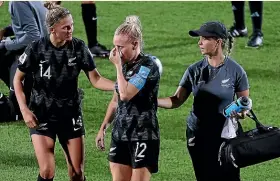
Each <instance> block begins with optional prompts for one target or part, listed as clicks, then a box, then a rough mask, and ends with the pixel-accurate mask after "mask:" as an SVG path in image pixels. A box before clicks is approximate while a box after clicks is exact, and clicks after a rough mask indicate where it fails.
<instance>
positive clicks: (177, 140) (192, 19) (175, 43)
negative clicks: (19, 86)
mask: <svg viewBox="0 0 280 181" xmlns="http://www.w3.org/2000/svg"><path fill="white" fill-rule="evenodd" d="M7 4H8V3H6V4H5V6H3V7H1V8H0V17H1V18H0V19H1V21H0V27H3V26H5V25H8V24H9V23H10V18H9V14H8V6H7ZM63 4H64V6H66V7H67V8H69V9H70V10H71V12H72V14H73V17H74V21H75V33H74V35H75V36H76V37H79V38H81V39H83V40H86V35H85V31H84V26H83V23H82V17H81V8H80V2H65V3H63ZM97 9H98V15H99V17H98V18H99V19H98V26H99V27H98V37H99V41H100V42H101V43H102V44H105V45H106V46H108V47H112V38H113V34H114V31H115V29H116V28H117V27H118V25H119V24H120V23H122V21H123V20H124V18H125V16H127V15H131V14H136V15H138V16H140V18H141V20H142V24H143V35H144V41H145V47H144V50H145V52H146V53H151V54H153V55H156V56H157V57H159V59H160V60H161V61H162V63H163V68H164V71H163V75H162V79H161V84H160V91H159V96H160V97H163V96H169V95H172V94H173V93H174V92H175V90H176V87H177V86H178V83H179V80H180V79H181V77H182V75H183V73H184V71H185V69H186V68H187V67H188V66H189V65H190V64H192V63H193V62H195V61H197V60H199V59H200V58H201V54H200V51H199V49H198V46H197V39H192V38H190V37H189V36H188V31H189V30H190V29H192V28H198V27H199V26H200V25H201V24H202V23H203V22H205V21H208V20H220V21H222V22H223V23H225V24H226V25H227V26H228V27H229V26H230V25H231V24H232V21H233V14H232V12H231V5H230V2H97ZM279 9H280V3H279V2H265V3H264V21H263V22H264V23H263V32H264V46H263V47H262V48H260V49H248V48H245V45H246V43H247V39H246V38H244V39H237V40H236V42H235V47H234V51H233V53H232V57H233V58H234V59H236V61H237V62H238V63H240V64H241V65H242V66H243V67H244V69H245V70H246V72H247V74H248V77H249V81H250V86H251V89H250V91H251V92H250V93H251V98H252V99H253V106H254V109H255V112H256V113H257V115H258V117H259V119H260V120H261V121H262V122H263V123H265V124H269V125H274V126H280V118H279V117H280V112H278V111H279V110H278V108H279V102H280V98H279V91H278V90H279V89H280V84H279V80H280V79H279V77H280V76H279V75H280V74H279V73H280V72H279V70H280V62H279V57H280V54H279V52H280V41H279V40H280V38H279V37H280V31H279V29H280V24H279V21H278V20H279V17H278V10H279ZM246 22H247V27H248V29H249V32H251V31H252V26H251V20H250V16H249V10H248V4H247V3H246ZM278 36H279V37H278ZM96 64H97V66H98V70H99V71H100V72H101V74H102V75H103V76H105V77H108V78H110V79H112V80H114V79H115V78H116V72H115V68H114V66H113V65H112V64H111V63H110V61H108V60H104V59H96ZM79 85H80V87H81V88H83V89H84V90H85V93H86V95H85V101H84V120H85V126H86V132H87V136H86V165H85V167H86V168H85V172H86V175H87V178H88V180H89V181H109V180H111V175H110V172H109V167H108V162H107V152H108V145H109V141H110V138H109V137H110V133H107V138H106V143H107V149H106V152H99V151H98V150H97V149H96V148H95V144H94V139H95V136H96V133H97V131H98V129H99V126H100V124H101V122H102V120H103V117H104V115H105V111H106V108H107V105H108V102H109V100H110V99H111V95H112V94H111V93H109V92H102V91H99V90H96V89H93V88H92V87H91V85H90V83H89V81H88V80H87V79H86V77H85V75H84V73H82V74H81V76H80V81H79ZM0 87H1V91H4V92H7V91H8V90H7V88H6V87H4V84H3V83H2V82H0ZM191 104H192V98H189V100H188V101H187V102H186V103H185V104H184V105H183V106H182V107H181V108H179V109H175V110H164V109H159V111H158V117H159V122H160V129H161V152H160V161H159V173H158V174H155V175H154V176H153V177H152V180H153V181H180V180H184V181H193V180H195V178H194V172H193V169H192V164H191V160H190V157H189V155H188V151H187V150H186V141H185V127H186V121H185V118H186V116H187V114H188V113H189V111H190V108H191ZM242 124H243V126H244V127H245V129H250V128H252V127H253V123H252V122H251V121H250V120H249V119H246V120H244V121H243V123H242ZM279 168H280V162H279V159H276V160H273V161H269V162H266V163H262V164H259V165H255V166H251V167H248V168H245V169H242V170H241V177H242V180H245V181H278V180H280V172H279ZM37 175H38V167H37V163H36V159H35V157H34V151H33V147H32V144H31V142H30V137H29V133H28V129H27V127H26V126H25V124H24V123H23V122H16V123H1V124H0V181H17V180H20V181H32V180H36V178H37ZM55 180H57V181H66V180H69V179H68V177H67V167H66V162H65V160H64V156H63V153H62V150H61V147H60V145H59V144H57V147H56V178H55Z"/></svg>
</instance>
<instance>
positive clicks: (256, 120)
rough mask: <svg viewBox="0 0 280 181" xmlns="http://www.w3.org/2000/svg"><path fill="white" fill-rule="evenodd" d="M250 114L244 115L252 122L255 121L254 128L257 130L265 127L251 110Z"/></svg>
mask: <svg viewBox="0 0 280 181" xmlns="http://www.w3.org/2000/svg"><path fill="white" fill-rule="evenodd" d="M249 113H250V114H248V113H247V114H246V116H248V117H249V118H251V119H252V120H253V121H255V123H256V127H257V128H259V127H265V126H264V125H263V124H262V123H261V122H260V121H259V120H258V118H257V116H256V114H255V113H254V111H253V109H251V110H250V111H249Z"/></svg>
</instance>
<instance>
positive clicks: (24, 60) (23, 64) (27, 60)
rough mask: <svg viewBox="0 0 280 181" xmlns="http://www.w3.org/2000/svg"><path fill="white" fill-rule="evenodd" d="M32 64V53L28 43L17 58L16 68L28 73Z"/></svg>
mask: <svg viewBox="0 0 280 181" xmlns="http://www.w3.org/2000/svg"><path fill="white" fill-rule="evenodd" d="M32 66H34V53H33V50H32V44H30V45H29V46H28V47H26V49H25V51H24V53H23V54H22V55H21V56H20V57H19V59H18V69H19V70H20V71H22V72H24V73H28V72H31V71H32Z"/></svg>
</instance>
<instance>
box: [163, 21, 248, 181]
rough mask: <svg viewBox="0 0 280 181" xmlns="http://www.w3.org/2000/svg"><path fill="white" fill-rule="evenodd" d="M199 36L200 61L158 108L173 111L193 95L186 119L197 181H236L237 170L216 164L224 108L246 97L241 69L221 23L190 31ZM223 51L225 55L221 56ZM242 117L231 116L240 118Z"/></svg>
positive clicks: (187, 72) (204, 25) (245, 84)
mask: <svg viewBox="0 0 280 181" xmlns="http://www.w3.org/2000/svg"><path fill="white" fill-rule="evenodd" d="M189 34H190V36H193V37H199V41H198V45H199V48H200V51H201V53H202V55H203V56H204V57H203V59H202V60H200V61H198V62H196V63H194V64H192V65H191V66H189V67H188V68H187V70H186V71H185V74H184V75H183V77H182V79H181V81H180V84H179V87H178V89H177V91H176V93H175V94H174V95H173V96H170V97H167V98H160V99H158V106H159V107H162V108H166V109H173V108H177V107H179V106H181V105H182V104H183V103H184V102H185V101H186V100H187V98H188V97H189V95H190V93H191V92H192V93H193V96H194V101H193V107H192V110H191V112H190V115H189V116H188V118H187V132H186V134H187V140H188V141H187V144H188V145H187V146H188V150H189V153H190V156H191V159H192V162H193V167H194V170H195V175H196V178H197V180H198V181H217V180H223V181H225V180H227V181H238V180H240V174H239V169H236V168H232V169H230V170H225V169H223V168H222V167H220V165H219V162H218V152H219V147H220V145H221V143H222V141H223V140H222V138H221V132H222V128H223V125H224V123H225V120H226V118H225V117H224V116H223V114H222V111H223V109H224V108H225V107H226V106H227V105H228V104H230V103H231V102H232V101H233V100H234V97H235V95H236V96H237V97H241V96H249V85H248V79H247V75H246V72H245V71H244V69H243V68H242V67H241V66H240V65H239V64H238V63H237V62H235V61H234V60H232V59H231V58H230V57H229V56H228V55H229V54H230V52H231V49H232V46H233V40H232V37H231V36H229V35H228V33H227V29H226V28H225V26H224V25H223V24H222V23H220V22H216V21H214V22H207V23H205V24H203V25H202V26H201V27H200V29H199V30H193V31H190V32H189ZM224 50H226V53H224ZM243 115H244V114H234V116H236V117H237V118H242V117H243Z"/></svg>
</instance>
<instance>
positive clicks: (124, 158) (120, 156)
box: [96, 16, 160, 181]
mask: <svg viewBox="0 0 280 181" xmlns="http://www.w3.org/2000/svg"><path fill="white" fill-rule="evenodd" d="M113 43H114V46H115V47H114V48H113V50H112V51H111V53H110V60H111V61H112V63H113V64H114V65H115V67H116V70H117V83H116V89H115V93H114V96H113V98H112V100H111V102H110V104H109V106H108V109H107V113H106V116H105V118H104V121H103V123H102V125H101V128H100V131H99V133H98V135H97V137H96V146H97V147H98V148H99V149H101V150H104V148H105V147H104V134H105V130H106V128H107V127H108V126H109V124H110V122H111V121H112V120H113V117H114V116H115V118H114V123H113V130H112V140H111V145H110V152H109V156H108V159H109V162H110V169H111V173H112V177H113V180H114V181H117V180H123V181H130V180H133V181H138V180H139V181H148V180H150V177H151V173H155V172H157V170H158V156H159V126H158V120H157V115H156V114H157V94H158V87H159V80H160V72H159V67H158V65H157V64H156V63H155V61H154V58H155V57H153V56H149V55H145V54H143V53H142V52H141V50H142V48H141V46H142V33H141V24H140V20H139V19H138V17H137V16H129V17H127V18H126V21H125V22H124V23H123V24H121V25H120V26H119V27H118V28H117V30H116V31H115V35H114V40H113Z"/></svg>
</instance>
